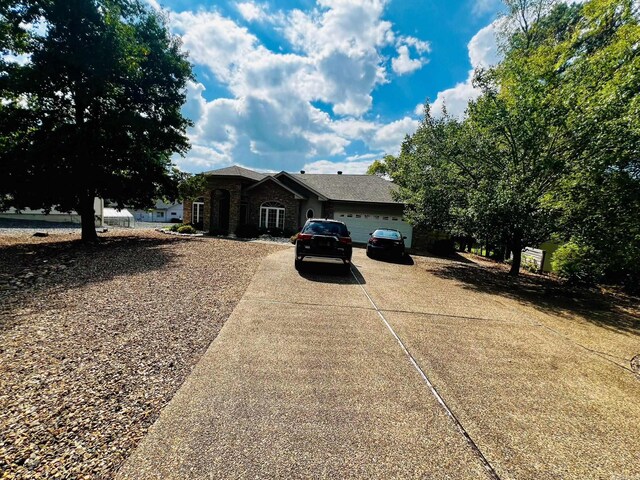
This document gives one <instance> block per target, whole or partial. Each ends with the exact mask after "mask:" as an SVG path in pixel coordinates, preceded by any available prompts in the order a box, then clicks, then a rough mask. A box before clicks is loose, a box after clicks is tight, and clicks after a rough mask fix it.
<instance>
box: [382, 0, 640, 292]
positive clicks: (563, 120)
mask: <svg viewBox="0 0 640 480" xmlns="http://www.w3.org/2000/svg"><path fill="white" fill-rule="evenodd" d="M506 3H507V7H508V15H507V17H506V18H505V19H504V20H503V21H502V22H501V24H502V26H503V27H502V33H501V41H500V44H501V51H502V54H503V58H502V60H501V61H500V62H499V63H498V64H497V65H496V66H494V67H492V68H490V69H486V70H479V71H477V72H476V75H475V79H474V85H475V86H476V87H477V88H478V89H479V90H480V92H481V95H480V96H479V97H478V98H477V99H476V100H474V101H471V102H470V103H469V105H468V108H467V111H466V115H465V116H464V118H462V119H458V118H452V117H451V116H449V115H448V114H447V113H446V112H445V113H444V114H443V115H440V116H438V117H434V116H433V115H432V114H431V112H430V111H429V106H428V105H427V106H426V109H425V117H424V119H423V121H422V123H421V125H420V127H419V128H418V130H417V131H416V133H415V134H414V135H412V136H410V137H407V138H406V139H405V141H404V143H403V145H402V148H401V152H400V154H399V155H398V156H397V157H393V156H387V157H385V159H384V160H382V161H378V162H377V163H376V164H375V165H372V168H371V173H384V174H386V175H389V176H390V177H391V178H392V179H393V180H394V181H395V182H396V183H398V184H399V185H400V187H401V188H400V190H399V196H400V198H401V199H402V200H404V201H405V202H407V203H408V205H409V213H408V216H409V217H410V219H411V220H412V221H413V222H414V224H421V225H426V226H428V227H430V228H436V229H442V230H446V231H448V232H450V233H452V234H456V235H471V236H474V237H476V238H477V239H480V240H483V241H486V242H487V243H488V244H490V245H501V246H503V247H504V250H506V251H509V250H510V251H512V252H513V265H512V273H514V274H516V273H517V272H518V271H519V267H520V251H521V249H522V247H524V246H526V245H537V244H539V243H540V242H542V241H544V240H547V239H549V238H550V237H551V236H554V237H555V238H558V239H560V240H561V241H563V242H568V243H570V244H572V245H578V246H579V247H580V248H573V249H572V250H571V251H572V252H582V253H583V256H584V257H585V258H582V259H575V258H574V261H578V262H579V261H584V262H587V259H586V256H588V257H589V259H588V263H589V265H590V269H591V275H590V277H591V279H592V280H602V279H606V280H612V281H621V282H625V283H627V284H631V283H633V282H638V281H639V280H640V267H639V265H640V136H639V133H640V115H639V114H640V58H639V53H640V49H639V48H638V45H640V26H639V18H638V17H639V14H638V11H637V10H634V8H637V4H636V5H634V2H633V1H632V0H590V1H587V2H585V3H584V4H573V5H567V4H565V3H562V2H555V1H550V0H516V1H507V2H506ZM594 262H595V263H594Z"/></svg>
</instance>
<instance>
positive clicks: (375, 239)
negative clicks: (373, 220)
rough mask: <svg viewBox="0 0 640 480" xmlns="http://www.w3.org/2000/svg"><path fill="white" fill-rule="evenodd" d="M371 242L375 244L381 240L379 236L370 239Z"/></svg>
mask: <svg viewBox="0 0 640 480" xmlns="http://www.w3.org/2000/svg"><path fill="white" fill-rule="evenodd" d="M369 242H371V243H373V244H374V245H375V244H376V243H380V241H379V240H378V239H377V238H372V239H371V240H369Z"/></svg>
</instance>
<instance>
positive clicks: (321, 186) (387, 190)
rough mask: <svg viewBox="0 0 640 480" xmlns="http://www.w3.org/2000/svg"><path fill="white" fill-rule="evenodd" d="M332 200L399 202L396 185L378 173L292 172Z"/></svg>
mask: <svg viewBox="0 0 640 480" xmlns="http://www.w3.org/2000/svg"><path fill="white" fill-rule="evenodd" d="M291 175H292V176H293V177H294V178H295V179H296V180H298V181H299V182H301V183H303V184H305V185H308V186H309V187H310V188H312V189H313V190H315V191H316V192H318V193H320V194H322V195H324V196H325V197H327V198H329V199H330V200H338V201H344V202H371V203H399V202H396V201H395V200H394V199H393V196H392V192H393V191H394V190H395V189H396V186H395V185H394V184H393V183H391V182H390V181H388V180H385V179H384V178H381V177H378V176H377V175H344V174H343V175H337V174H321V173H304V174H301V173H294V174H291Z"/></svg>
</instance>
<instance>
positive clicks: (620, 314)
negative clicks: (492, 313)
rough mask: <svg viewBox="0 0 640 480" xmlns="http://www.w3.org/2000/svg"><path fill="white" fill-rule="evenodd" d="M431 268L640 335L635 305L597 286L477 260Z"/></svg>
mask: <svg viewBox="0 0 640 480" xmlns="http://www.w3.org/2000/svg"><path fill="white" fill-rule="evenodd" d="M428 270H429V272H430V273H432V274H434V275H435V276H437V277H440V278H446V279H449V280H455V281H457V282H459V283H460V284H461V286H462V288H465V289H469V290H474V291H477V292H483V293H490V294H496V295H501V296H504V297H508V298H512V299H515V300H517V301H519V302H521V303H523V304H526V305H530V306H532V307H534V308H536V309H537V310H539V311H542V312H545V313H553V314H554V315H557V316H560V317H565V318H568V317H570V316H571V315H578V316H579V317H580V318H582V319H584V320H585V321H587V322H590V323H593V324H595V325H598V326H600V327H603V328H607V329H610V330H613V331H616V332H621V333H625V334H632V335H640V315H639V314H638V313H637V311H636V312H634V311H633V310H634V308H633V306H632V305H631V304H629V305H625V302H623V301H621V302H617V301H616V302H613V301H612V300H610V299H608V298H607V297H605V296H604V295H602V294H601V293H600V292H597V291H595V290H591V289H587V288H582V289H579V288H570V287H568V286H566V285H562V284H560V283H559V282H558V281H557V280H554V279H551V278H545V277H541V276H533V275H526V274H522V275H520V276H518V277H512V276H510V275H509V274H508V273H507V272H506V271H502V270H499V269H493V268H488V267H483V266H478V265H473V264H472V265H462V264H447V265H439V266H437V267H434V268H428ZM626 303H629V302H626ZM625 307H630V308H628V309H627V308H625ZM636 307H637V305H636Z"/></svg>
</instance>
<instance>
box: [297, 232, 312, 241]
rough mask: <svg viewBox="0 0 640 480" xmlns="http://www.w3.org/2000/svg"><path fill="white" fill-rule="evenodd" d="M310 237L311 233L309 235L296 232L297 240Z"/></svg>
mask: <svg viewBox="0 0 640 480" xmlns="http://www.w3.org/2000/svg"><path fill="white" fill-rule="evenodd" d="M312 237H313V235H311V234H310V233H299V234H298V240H311V238H312Z"/></svg>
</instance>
